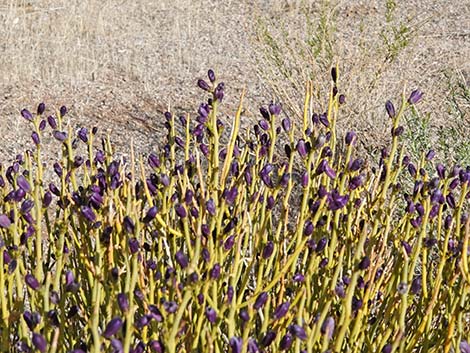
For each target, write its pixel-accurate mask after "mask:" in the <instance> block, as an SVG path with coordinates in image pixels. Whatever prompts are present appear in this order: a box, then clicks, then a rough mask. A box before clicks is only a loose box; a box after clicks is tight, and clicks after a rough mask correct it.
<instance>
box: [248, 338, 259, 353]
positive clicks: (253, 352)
mask: <svg viewBox="0 0 470 353" xmlns="http://www.w3.org/2000/svg"><path fill="white" fill-rule="evenodd" d="M247 352H248V353H258V352H259V348H258V343H257V342H256V340H254V339H253V338H249V339H248V347H247Z"/></svg>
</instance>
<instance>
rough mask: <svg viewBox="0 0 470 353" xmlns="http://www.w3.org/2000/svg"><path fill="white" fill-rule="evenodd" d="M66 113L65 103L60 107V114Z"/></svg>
mask: <svg viewBox="0 0 470 353" xmlns="http://www.w3.org/2000/svg"><path fill="white" fill-rule="evenodd" d="M65 114H67V107H66V106H65V105H63V106H61V107H60V116H65Z"/></svg>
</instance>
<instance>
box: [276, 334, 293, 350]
mask: <svg viewBox="0 0 470 353" xmlns="http://www.w3.org/2000/svg"><path fill="white" fill-rule="evenodd" d="M293 341H294V340H293V339H292V335H291V334H290V333H286V334H285V335H284V336H283V337H282V338H281V342H280V343H279V348H280V349H281V351H287V350H289V349H290V347H291V346H292V342H293Z"/></svg>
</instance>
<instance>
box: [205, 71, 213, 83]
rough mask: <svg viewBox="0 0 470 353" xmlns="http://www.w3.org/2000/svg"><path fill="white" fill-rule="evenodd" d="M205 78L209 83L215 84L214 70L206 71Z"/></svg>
mask: <svg viewBox="0 0 470 353" xmlns="http://www.w3.org/2000/svg"><path fill="white" fill-rule="evenodd" d="M207 77H208V78H209V81H211V82H212V83H214V82H215V72H214V70H212V69H209V70H208V71H207Z"/></svg>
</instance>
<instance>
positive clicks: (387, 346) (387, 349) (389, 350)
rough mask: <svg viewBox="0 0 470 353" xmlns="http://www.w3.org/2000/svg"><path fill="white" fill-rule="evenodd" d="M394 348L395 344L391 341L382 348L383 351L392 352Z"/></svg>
mask: <svg viewBox="0 0 470 353" xmlns="http://www.w3.org/2000/svg"><path fill="white" fill-rule="evenodd" d="M392 348H393V346H392V345H391V344H390V343H387V344H386V345H385V346H384V347H383V348H382V353H392Z"/></svg>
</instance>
